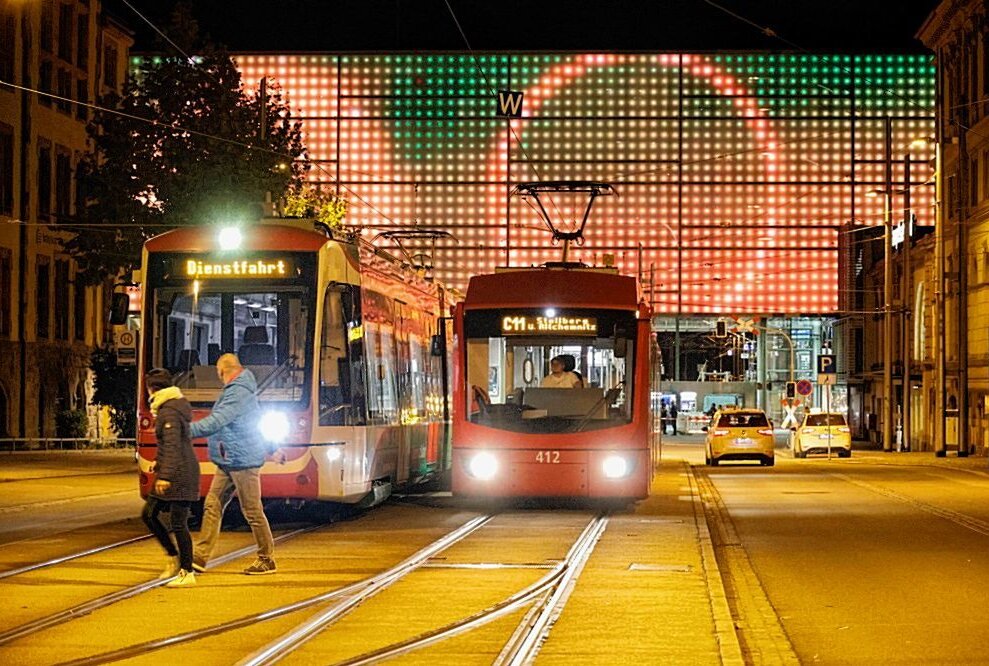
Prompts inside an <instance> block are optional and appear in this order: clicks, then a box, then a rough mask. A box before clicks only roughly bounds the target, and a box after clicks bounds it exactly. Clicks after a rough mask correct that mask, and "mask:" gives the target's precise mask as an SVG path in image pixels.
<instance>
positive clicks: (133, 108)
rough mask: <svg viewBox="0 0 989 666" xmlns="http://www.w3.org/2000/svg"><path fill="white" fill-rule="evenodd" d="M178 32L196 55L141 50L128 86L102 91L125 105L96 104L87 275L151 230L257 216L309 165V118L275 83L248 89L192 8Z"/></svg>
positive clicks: (84, 187)
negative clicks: (302, 118) (115, 93)
mask: <svg viewBox="0 0 989 666" xmlns="http://www.w3.org/2000/svg"><path fill="white" fill-rule="evenodd" d="M170 37H172V38H173V39H174V40H175V41H177V42H178V43H179V44H180V45H182V46H183V50H185V51H186V52H187V53H191V52H194V53H197V54H199V55H197V56H196V57H195V58H193V59H191V60H190V59H187V58H185V57H184V56H181V55H177V56H174V57H171V56H170V57H153V58H152V57H147V58H143V59H142V60H141V61H140V64H138V65H137V66H136V68H135V69H134V71H132V76H131V77H130V80H129V82H128V84H127V85H126V86H125V89H124V91H123V95H122V96H121V97H112V98H110V99H103V100H102V101H101V104H102V106H105V107H110V108H114V109H116V110H117V111H118V112H119V113H111V112H106V111H101V112H97V113H96V114H95V116H94V118H93V121H92V122H91V123H90V125H89V135H90V137H91V138H92V140H93V143H94V145H95V151H94V152H93V153H92V154H91V155H90V156H89V157H88V158H87V159H86V160H84V161H83V163H82V164H81V165H80V168H79V188H80V199H81V203H82V205H81V206H80V207H79V208H80V211H79V218H80V220H79V222H80V224H81V225H82V227H81V228H82V231H81V232H80V233H79V234H78V235H77V236H76V237H75V238H73V239H72V240H70V241H68V242H67V249H68V250H69V251H70V252H71V253H72V254H73V255H74V256H75V258H76V259H77V261H78V262H79V266H80V269H81V270H82V271H84V273H85V278H86V279H87V280H89V281H90V282H96V281H99V280H101V279H106V278H108V277H115V276H117V275H119V274H120V272H121V271H122V270H126V269H128V268H132V267H134V266H136V265H137V264H138V262H139V261H140V253H141V246H142V244H143V243H144V241H145V240H146V239H147V238H149V237H150V236H153V235H156V234H159V233H162V232H164V231H166V230H167V229H168V228H170V227H179V226H187V225H203V224H227V223H239V222H244V221H250V220H253V219H257V218H258V217H259V214H260V203H261V202H262V201H264V198H265V193H266V192H271V193H272V196H273V197H274V198H276V199H277V198H279V197H281V196H282V194H283V193H284V192H285V191H286V190H287V189H289V188H292V187H296V186H298V185H299V183H300V182H301V177H302V175H303V172H304V170H305V168H306V167H305V165H304V163H303V162H302V161H300V160H302V159H303V158H304V155H305V149H304V146H303V141H302V132H301V125H300V123H299V122H297V121H296V120H294V119H293V117H292V114H291V112H290V110H289V107H288V105H287V104H286V103H285V102H284V100H283V99H282V96H281V93H280V91H279V90H278V89H277V88H272V87H269V90H268V92H267V94H266V95H265V98H264V99H262V97H261V94H260V91H259V90H245V89H244V88H242V86H241V77H240V72H238V71H237V68H236V66H235V65H234V62H233V60H232V59H231V57H230V56H229V54H227V53H226V51H224V50H223V49H222V48H221V47H216V46H213V45H210V44H200V43H198V37H197V35H196V26H195V22H194V21H192V20H191V19H190V17H189V14H188V9H187V8H184V7H182V6H180V7H179V8H178V9H177V10H176V13H175V15H174V16H173V19H172V28H171V29H170ZM262 108H264V109H265V114H264V115H265V117H266V122H265V131H264V132H262V120H261V118H262ZM122 114H126V115H122ZM149 120H150V121H154V122H153V123H152V122H147V121H149Z"/></svg>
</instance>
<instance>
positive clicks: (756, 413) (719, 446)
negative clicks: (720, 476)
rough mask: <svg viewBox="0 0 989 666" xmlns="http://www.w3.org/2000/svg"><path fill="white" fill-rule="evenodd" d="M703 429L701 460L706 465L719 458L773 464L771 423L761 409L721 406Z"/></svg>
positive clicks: (774, 455)
mask: <svg viewBox="0 0 989 666" xmlns="http://www.w3.org/2000/svg"><path fill="white" fill-rule="evenodd" d="M704 430H705V432H707V440H706V441H705V443H704V461H705V463H707V464H708V465H717V464H718V463H719V462H721V461H722V460H758V461H759V462H760V463H761V464H763V465H767V466H769V467H772V466H773V465H774V464H775V463H776V441H775V439H774V437H773V426H772V423H770V421H769V418H768V417H767V416H766V412H764V411H762V410H761V409H746V408H738V407H723V408H721V409H720V410H718V411H717V412H716V413H715V415H714V418H713V419H711V425H710V426H708V427H706V428H704Z"/></svg>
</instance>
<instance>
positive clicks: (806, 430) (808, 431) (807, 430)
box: [804, 428, 814, 433]
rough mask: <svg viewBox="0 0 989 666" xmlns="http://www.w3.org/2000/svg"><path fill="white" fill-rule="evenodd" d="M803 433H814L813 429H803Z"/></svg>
mask: <svg viewBox="0 0 989 666" xmlns="http://www.w3.org/2000/svg"><path fill="white" fill-rule="evenodd" d="M804 432H806V433H812V432H814V429H813V428H804Z"/></svg>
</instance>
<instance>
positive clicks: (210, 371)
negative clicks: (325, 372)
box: [147, 285, 311, 403]
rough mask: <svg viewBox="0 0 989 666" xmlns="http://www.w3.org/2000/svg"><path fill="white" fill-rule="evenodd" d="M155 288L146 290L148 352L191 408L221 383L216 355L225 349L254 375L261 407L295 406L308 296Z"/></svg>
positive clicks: (300, 391) (302, 385)
mask: <svg viewBox="0 0 989 666" xmlns="http://www.w3.org/2000/svg"><path fill="white" fill-rule="evenodd" d="M225 286H226V285H216V288H213V287H210V288H204V289H203V290H202V291H199V292H198V293H195V292H193V293H190V292H189V290H188V289H172V288H162V289H156V290H155V292H154V299H155V310H154V312H155V320H154V327H155V330H154V334H153V340H154V346H153V353H152V354H149V355H148V357H149V358H148V363H147V367H148V368H151V367H154V366H158V367H164V368H167V369H168V370H169V371H170V372H172V373H173V375H174V377H175V384H176V386H178V387H179V388H181V389H182V392H183V393H184V394H185V396H186V398H188V399H189V401H190V402H192V403H212V402H213V401H215V400H216V398H217V397H218V396H219V395H220V391H221V389H222V388H223V384H222V382H221V381H220V379H219V377H218V376H217V374H216V361H217V359H218V358H219V357H220V355H221V354H223V353H226V352H233V353H235V354H237V356H238V357H239V358H240V361H241V363H242V364H243V365H244V367H245V368H248V369H250V370H251V372H253V373H254V376H255V378H256V379H257V382H258V394H257V395H258V400H260V401H261V402H263V403H264V402H299V401H302V400H303V399H304V398H305V397H306V385H307V380H306V378H307V376H308V374H309V357H310V356H311V354H309V353H308V349H309V348H310V346H311V342H310V336H309V324H310V316H311V315H310V310H311V308H310V307H309V295H308V293H307V290H306V289H305V288H302V287H289V288H271V287H268V286H266V287H265V288H260V289H259V288H258V286H257V285H251V286H250V287H249V288H248V289H237V288H229V289H228V288H224V287H225Z"/></svg>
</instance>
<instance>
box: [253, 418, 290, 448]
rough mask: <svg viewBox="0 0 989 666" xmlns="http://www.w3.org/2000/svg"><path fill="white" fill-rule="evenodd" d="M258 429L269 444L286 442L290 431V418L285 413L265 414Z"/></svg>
mask: <svg viewBox="0 0 989 666" xmlns="http://www.w3.org/2000/svg"><path fill="white" fill-rule="evenodd" d="M258 429H259V430H260V431H261V435H262V436H263V437H264V438H265V439H266V440H268V441H269V442H276V443H280V442H284V441H285V438H286V437H288V431H289V423H288V417H287V416H285V413H284V412H265V413H264V414H263V415H262V416H261V420H260V421H259V422H258Z"/></svg>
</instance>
